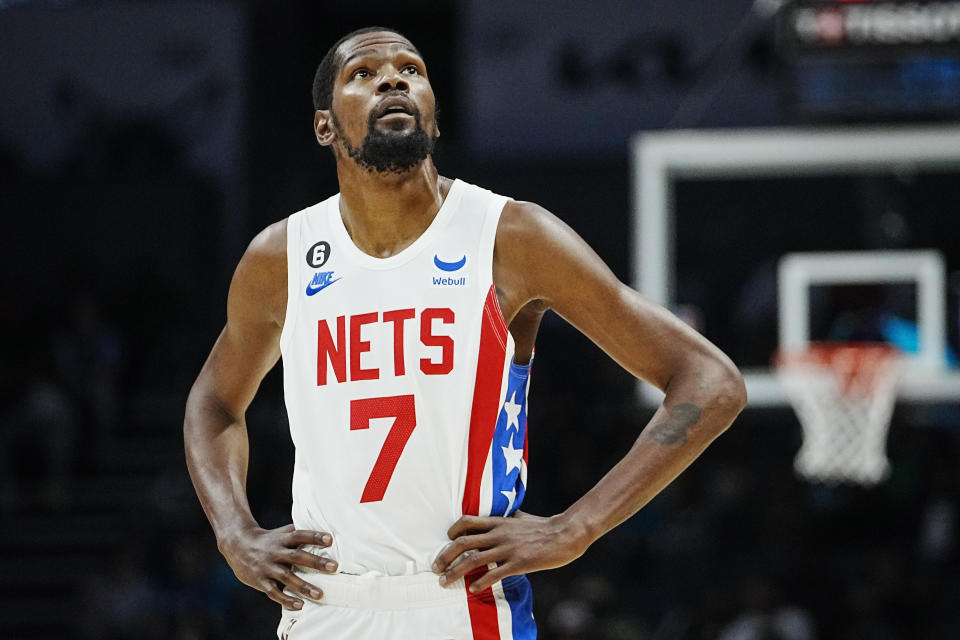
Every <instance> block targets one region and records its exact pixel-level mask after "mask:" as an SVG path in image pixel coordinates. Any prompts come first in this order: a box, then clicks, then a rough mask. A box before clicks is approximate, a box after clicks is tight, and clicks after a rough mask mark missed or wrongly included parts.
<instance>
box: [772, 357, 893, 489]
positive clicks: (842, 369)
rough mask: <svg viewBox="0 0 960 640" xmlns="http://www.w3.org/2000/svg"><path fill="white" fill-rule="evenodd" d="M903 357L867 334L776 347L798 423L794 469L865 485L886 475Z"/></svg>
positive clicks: (820, 479)
mask: <svg viewBox="0 0 960 640" xmlns="http://www.w3.org/2000/svg"><path fill="white" fill-rule="evenodd" d="M902 365H903V360H902V357H901V353H900V351H899V350H897V349H896V348H895V347H893V346H891V345H888V344H882V343H872V342H864V343H857V342H812V343H809V344H807V345H805V346H804V347H801V348H797V349H781V350H780V351H779V352H778V353H777V356H776V359H775V366H776V370H777V376H778V378H779V379H780V381H781V383H782V384H783V386H784V388H785V389H786V391H787V396H788V398H789V399H790V404H791V405H792V406H793V409H794V411H795V412H796V414H797V418H798V419H799V420H800V425H801V427H802V428H803V445H802V447H801V448H800V451H799V453H798V454H797V457H796V459H795V460H794V468H795V469H796V471H797V473H798V474H800V475H801V476H802V477H804V478H806V479H808V480H811V481H815V482H823V483H827V484H840V483H851V484H859V485H862V486H872V485H875V484H877V483H878V482H880V481H882V480H883V479H884V478H885V477H886V476H887V474H888V473H889V470H890V463H889V462H888V460H887V455H886V444H887V433H888V431H889V427H890V419H891V417H892V414H893V405H894V402H895V400H896V393H897V380H898V379H899V376H900V373H901V372H902V369H903V366H902Z"/></svg>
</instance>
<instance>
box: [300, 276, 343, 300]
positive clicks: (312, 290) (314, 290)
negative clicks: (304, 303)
mask: <svg viewBox="0 0 960 640" xmlns="http://www.w3.org/2000/svg"><path fill="white" fill-rule="evenodd" d="M341 278H343V276H340V278H337V279H336V280H328V281H327V282H324V283H323V284H322V285H320V286H319V287H311V286H310V285H309V284H308V285H307V295H308V296H312V295H316V294H317V293H319V292H321V291H323V290H324V289H326V288H327V287H329V286H330V285H332V284H333V283H334V282H339V281H340V279H341Z"/></svg>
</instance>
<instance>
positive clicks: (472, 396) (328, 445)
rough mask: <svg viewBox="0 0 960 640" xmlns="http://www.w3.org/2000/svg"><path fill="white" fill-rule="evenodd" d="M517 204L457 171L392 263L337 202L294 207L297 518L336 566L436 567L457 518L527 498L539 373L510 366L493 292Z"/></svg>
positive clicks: (290, 247) (291, 362) (287, 369)
mask: <svg viewBox="0 0 960 640" xmlns="http://www.w3.org/2000/svg"><path fill="white" fill-rule="evenodd" d="M506 202H507V198H505V197H503V196H498V195H495V194H493V193H491V192H489V191H486V190H484V189H480V188H479V187H475V186H473V185H469V184H466V183H464V182H461V181H459V180H457V181H455V182H454V183H453V185H452V186H451V187H450V190H449V192H448V193H447V197H446V199H445V200H444V202H443V205H442V206H441V208H440V210H439V212H438V213H437V215H436V217H435V218H434V220H433V222H432V223H431V224H430V226H429V227H428V228H427V230H426V231H424V233H423V234H422V235H421V236H420V237H419V238H417V240H416V241H415V242H414V243H413V244H412V245H410V246H409V247H407V248H406V249H404V250H403V251H401V252H399V253H398V254H396V255H393V256H391V257H389V258H374V257H372V256H370V255H367V254H365V253H363V252H361V251H360V250H359V249H358V248H357V247H356V245H354V244H353V241H352V240H351V239H350V236H349V235H348V233H347V230H346V228H345V227H344V225H343V221H342V219H341V217H340V210H339V203H340V198H339V195H336V196H333V197H331V198H329V199H327V200H325V201H323V202H321V203H319V204H317V205H314V206H312V207H309V208H307V209H305V210H303V211H300V212H297V213H295V214H293V215H292V216H290V219H289V223H288V227H287V265H288V266H287V278H288V293H287V311H286V320H285V322H284V327H283V333H282V336H281V340H280V346H281V351H282V354H283V371H284V392H285V397H286V405H287V414H288V417H289V421H290V432H291V435H292V438H293V443H294V445H295V447H296V461H295V466H294V477H293V522H294V524H295V525H296V527H297V528H299V529H314V530H318V531H329V532H330V533H331V534H332V535H333V539H334V544H333V547H332V548H331V549H330V550H329V551H328V552H327V553H328V554H329V555H331V556H332V557H333V558H334V559H335V560H337V562H338V563H339V565H340V571H341V572H344V573H351V574H368V573H375V574H381V575H409V574H413V573H419V572H424V571H430V566H431V563H432V562H433V560H434V558H435V557H436V555H437V553H438V552H439V551H440V550H441V549H442V548H443V547H444V546H445V545H446V544H447V543H448V542H449V540H448V538H447V535H446V532H447V529H448V528H449V527H450V525H452V524H453V523H454V522H455V521H456V520H457V518H459V517H460V516H461V515H463V514H474V515H509V514H510V513H512V512H513V511H514V510H515V509H516V508H517V507H518V506H519V505H520V502H521V501H522V499H523V495H524V491H525V485H526V404H527V402H526V398H527V388H528V382H529V367H527V366H519V365H516V364H512V360H513V339H512V337H511V336H510V335H509V332H508V331H507V327H506V325H505V323H504V319H503V316H502V314H501V312H500V308H499V305H498V302H497V296H496V293H495V291H494V288H493V246H494V239H495V236H496V231H497V224H498V221H499V219H500V213H501V211H502V210H503V206H504V204H505V203H506ZM398 215H402V213H398Z"/></svg>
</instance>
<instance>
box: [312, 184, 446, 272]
mask: <svg viewBox="0 0 960 640" xmlns="http://www.w3.org/2000/svg"><path fill="white" fill-rule="evenodd" d="M463 186H464V182H463V181H461V180H460V179H459V178H456V179H454V181H453V184H451V185H450V190H449V191H447V197H446V198H444V199H443V203H442V204H441V205H440V209H439V210H438V211H437V215H435V216H434V217H433V220H431V221H430V224H429V225H428V226H427V228H426V229H425V230H424V231H423V233H421V234H420V236H419V237H418V238H417V239H416V240H414V241H413V242H412V243H411V244H410V246H408V247H406V248H404V249H403V250H401V251H400V252H398V253H395V254H393V255H392V256H390V257H388V258H377V257H375V256H371V255H370V254H368V253H364V252H363V251H361V250H360V248H359V247H357V245H356V244H354V242H353V238H351V237H350V234H349V233H348V232H347V228H346V227H345V226H344V224H343V218H342V217H341V215H340V194H339V193H338V194H337V195H336V196H334V197H333V198H332V199H331V201H330V209H329V210H328V212H327V215H329V217H330V229H331V234H332V235H333V237H334V239H335V240H336V242H337V245H339V247H338V248H342V250H343V251H344V253H346V254H347V255H348V256H349V258H350V260H351V261H352V262H355V263H357V264H359V265H360V266H362V267H366V268H368V269H392V268H394V267H397V266H400V265H402V264H405V263H407V262H409V261H410V260H411V259H413V258H414V257H416V256H417V255H418V254H419V253H420V252H421V251H422V250H423V248H424V247H425V246H426V245H427V244H428V243H429V242H430V240H431V239H432V238H433V236H435V235H437V233H438V232H439V230H440V229H442V228H443V227H444V225H445V224H446V223H447V220H448V219H449V218H450V216H451V215H453V213H452V212H453V211H454V210H455V209H456V208H457V204H458V203H459V201H460V197H461V195H462V191H463Z"/></svg>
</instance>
